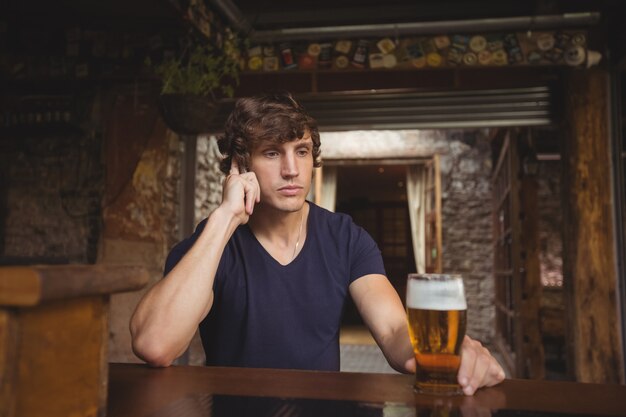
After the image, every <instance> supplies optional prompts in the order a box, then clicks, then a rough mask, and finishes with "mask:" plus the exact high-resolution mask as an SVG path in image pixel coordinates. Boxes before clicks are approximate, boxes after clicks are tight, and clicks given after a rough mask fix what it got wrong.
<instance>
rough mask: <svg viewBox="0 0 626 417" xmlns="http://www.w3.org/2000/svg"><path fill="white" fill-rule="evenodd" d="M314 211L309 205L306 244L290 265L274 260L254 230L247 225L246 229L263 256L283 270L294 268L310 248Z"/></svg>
mask: <svg viewBox="0 0 626 417" xmlns="http://www.w3.org/2000/svg"><path fill="white" fill-rule="evenodd" d="M313 211H314V209H313V208H312V205H311V204H309V213H308V215H307V218H306V224H305V227H306V234H305V239H304V243H303V244H302V249H300V252H298V254H297V255H296V257H295V258H293V259H292V260H291V262H289V263H288V264H284V265H283V264H281V263H280V262H279V261H278V260H277V259H276V258H274V257H273V256H272V255H271V254H270V253H269V252H268V250H267V249H265V246H263V244H262V243H261V242H260V241H259V239H257V237H256V235H255V234H254V233H253V232H252V229H251V228H250V225H249V224H246V225H245V229H246V230H247V231H248V233H250V236H251V237H252V239H253V241H254V242H255V244H256V245H257V246H258V248H259V250H260V251H261V253H262V254H263V256H266V257H267V258H269V259H270V260H271V261H272V262H274V263H275V264H276V265H279V266H281V267H283V268H288V267H290V266H292V265H293V264H295V263H296V262H298V259H300V255H302V253H303V252H304V251H305V250H306V249H307V247H308V246H309V240H310V239H311V238H312V237H313V233H314V232H312V230H311V228H309V223H310V221H311V213H312V212H313Z"/></svg>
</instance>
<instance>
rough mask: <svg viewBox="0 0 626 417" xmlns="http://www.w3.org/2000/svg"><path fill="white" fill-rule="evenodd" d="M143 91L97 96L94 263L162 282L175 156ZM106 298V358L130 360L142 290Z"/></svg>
mask: <svg viewBox="0 0 626 417" xmlns="http://www.w3.org/2000/svg"><path fill="white" fill-rule="evenodd" d="M157 100H158V97H157V96H156V93H155V92H154V91H153V90H152V89H150V88H147V87H146V88H141V86H139V87H137V86H134V85H133V86H126V85H119V86H116V87H115V88H112V89H110V90H109V91H108V92H107V93H106V95H105V96H104V97H103V98H102V108H103V110H102V111H103V113H104V115H105V117H106V118H105V120H106V121H107V124H106V127H107V129H106V141H105V163H106V167H107V175H106V189H105V195H104V198H103V202H102V205H103V207H104V210H103V216H102V221H103V231H102V236H101V241H100V247H99V253H98V263H103V264H116V265H118V264H135V265H142V266H143V267H145V268H146V269H147V270H148V272H149V274H150V282H149V284H148V286H147V288H149V287H150V286H151V285H153V284H154V283H155V282H157V281H158V280H160V279H161V278H162V277H163V267H164V264H165V259H166V256H167V253H168V252H169V250H170V248H171V247H172V246H173V245H174V244H175V243H176V242H177V241H178V240H180V238H181V237H180V236H179V218H180V215H179V211H180V207H179V199H180V189H181V184H180V179H181V174H180V172H181V170H180V163H181V161H182V150H181V146H180V139H179V137H178V136H177V135H176V134H174V133H173V132H171V131H170V130H168V129H167V128H166V126H165V124H164V123H163V121H162V120H161V118H160V116H159V112H158V109H157V107H156V104H157V102H158V101H157ZM147 288H145V289H143V290H142V291H136V292H132V293H124V294H116V295H114V296H113V297H111V315H110V338H109V341H110V343H109V360H111V361H114V362H136V361H138V359H137V358H136V357H135V356H134V354H133V353H132V350H131V340H130V332H129V330H128V324H129V320H130V317H131V315H132V313H133V311H134V309H135V307H136V305H137V303H138V301H139V299H140V297H141V296H142V295H143V293H144V292H145V290H146V289H147Z"/></svg>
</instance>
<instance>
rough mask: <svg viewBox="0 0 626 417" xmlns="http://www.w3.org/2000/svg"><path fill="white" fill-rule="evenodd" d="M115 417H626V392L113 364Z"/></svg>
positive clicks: (569, 385)
mask: <svg viewBox="0 0 626 417" xmlns="http://www.w3.org/2000/svg"><path fill="white" fill-rule="evenodd" d="M109 375H110V384H109V407H108V417H131V416H132V417H142V416H150V417H170V416H172V417H173V416H176V417H209V416H211V417H237V416H262V417H273V416H276V417H289V416H294V417H295V416H299V417H302V416H307V417H309V416H310V417H313V416H320V417H329V416H330V417H332V416H346V417H347V416H368V417H371V416H381V417H382V416H402V417H407V416H416V417H420V416H429V417H435V416H437V417H444V416H448V417H450V416H463V417H473V416H509V417H511V416H516V417H524V416H528V417H543V416H550V417H556V416H561V417H567V416H598V417H600V416H626V386H625V385H617V384H614V385H601V384H582V383H574V382H553V381H537V380H519V379H518V380H515V379H512V380H506V381H504V382H503V383H502V384H500V385H498V386H496V387H493V388H483V389H481V390H479V391H478V392H477V393H476V395H474V396H473V397H465V396H456V397H438V396H427V395H419V394H415V393H414V391H413V386H412V382H413V378H414V377H413V376H412V375H399V374H395V375H385V374H365V373H343V372H310V371H294V370H276V369H243V368H219V367H191V366H172V367H169V368H161V369H156V368H150V367H148V366H146V365H137V364H112V365H111V366H110V374H109Z"/></svg>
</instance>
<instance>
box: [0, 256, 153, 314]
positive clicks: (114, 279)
mask: <svg viewBox="0 0 626 417" xmlns="http://www.w3.org/2000/svg"><path fill="white" fill-rule="evenodd" d="M148 278H149V277H148V272H147V270H146V269H144V268H142V267H135V266H111V265H58V266H35V267H17V266H15V267H13V266H11V267H0V305H5V306H29V305H36V304H38V303H40V302H42V301H44V300H53V299H60V298H70V297H77V296H84V295H94V294H110V293H115V292H124V291H132V290H138V289H140V288H142V287H144V286H145V285H146V284H147V283H148Z"/></svg>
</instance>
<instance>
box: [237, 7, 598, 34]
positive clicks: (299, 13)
mask: <svg viewBox="0 0 626 417" xmlns="http://www.w3.org/2000/svg"><path fill="white" fill-rule="evenodd" d="M232 3H233V4H235V5H236V6H237V7H238V8H239V9H240V10H241V12H242V13H243V15H244V17H245V18H246V19H247V20H248V22H250V24H251V25H252V27H254V29H256V30H268V29H278V28H285V27H301V26H313V27H316V26H328V25H360V24H381V23H401V22H415V21H435V20H442V19H445V20H454V19H475V18H497V17H511V16H533V15H540V14H559V13H566V12H576V11H590V10H589V8H590V7H591V6H592V5H593V7H592V9H596V8H597V7H598V6H599V5H601V4H602V3H603V2H602V1H595V2H591V1H581V0H578V1H576V0H573V1H572V0H570V1H538V0H535V1H515V2H513V1H502V0H467V1H460V0H421V1H415V0H386V1H384V2H381V1H380V0H335V1H333V0H315V1H313V0H303V1H294V0H232Z"/></svg>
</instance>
